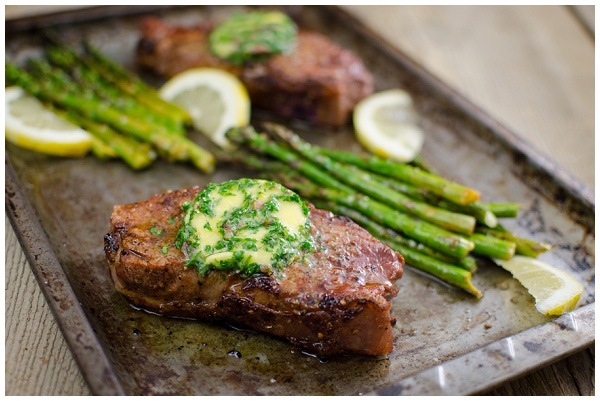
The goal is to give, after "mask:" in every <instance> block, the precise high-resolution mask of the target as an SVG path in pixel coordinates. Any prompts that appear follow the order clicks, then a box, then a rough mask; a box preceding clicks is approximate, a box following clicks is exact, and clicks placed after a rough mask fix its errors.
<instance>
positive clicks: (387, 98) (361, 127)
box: [352, 89, 425, 163]
mask: <svg viewBox="0 0 600 401" xmlns="http://www.w3.org/2000/svg"><path fill="white" fill-rule="evenodd" d="M352 117H353V122H354V130H355V132H356V139H357V140H358V142H359V143H360V144H361V145H362V146H363V147H365V148H366V149H367V150H368V151H370V152H372V153H374V154H376V155H378V156H381V157H385V158H388V159H392V160H396V161H398V162H401V163H407V162H410V161H411V160H412V159H414V158H415V156H417V155H418V154H419V153H420V152H421V149H422V147H423V142H424V140H425V134H424V132H423V130H422V129H421V128H420V127H419V126H418V115H417V112H416V111H415V109H414V107H413V102H412V98H411V96H410V95H409V94H408V93H407V92H406V91H403V90H401V89H390V90H386V91H382V92H377V93H374V94H372V95H370V96H367V97H366V98H364V99H363V100H361V101H360V102H359V103H358V104H357V105H356V107H355V108H354V112H353V116H352Z"/></svg>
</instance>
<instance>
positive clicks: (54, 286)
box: [4, 157, 125, 395]
mask: <svg viewBox="0 0 600 401" xmlns="http://www.w3.org/2000/svg"><path fill="white" fill-rule="evenodd" d="M4 164H5V192H4V195H5V212H6V214H7V216H8V218H9V220H10V223H11V226H12V227H13V229H14V230H15V234H16V235H17V238H18V240H19V244H20V245H21V247H22V248H23V252H24V253H25V256H26V258H27V261H28V262H29V266H30V268H31V270H32V272H33V274H34V276H35V279H36V281H37V283H38V285H39V287H40V289H41V291H42V294H43V295H44V298H45V299H46V302H47V303H48V305H49V306H50V310H51V311H52V315H53V316H54V318H55V319H56V322H57V324H58V326H59V328H60V331H61V333H62V334H63V336H64V337H65V341H66V343H67V346H68V347H69V350H70V351H71V354H72V355H73V357H74V359H75V361H76V363H77V366H78V367H79V369H80V370H81V372H82V374H83V377H84V379H85V381H86V383H87V384H88V386H89V387H90V390H91V392H92V394H94V395H125V392H124V390H123V388H122V386H121V383H120V382H119V379H118V377H117V375H116V374H115V372H114V370H113V368H112V366H111V364H110V362H109V361H108V358H107V357H106V354H105V353H104V350H103V349H102V347H101V345H100V342H99V341H98V339H97V337H96V335H95V333H94V330H93V328H92V327H91V325H90V322H89V320H88V319H87V316H86V314H85V312H84V311H83V308H82V307H81V305H80V304H79V302H77V297H76V296H75V293H74V291H73V289H72V287H71V284H70V282H69V280H68V278H67V276H66V275H65V273H64V271H63V270H62V267H61V265H60V263H59V261H58V259H57V258H56V255H55V253H54V251H53V250H52V248H51V246H50V241H49V240H48V238H47V235H46V233H45V232H44V230H43V228H42V226H41V224H40V222H39V220H38V216H37V215H36V213H35V211H34V209H33V206H32V205H31V204H30V203H29V201H28V200H27V198H26V197H25V195H24V193H23V190H22V189H21V188H20V186H19V181H18V178H17V176H16V174H15V172H14V169H13V167H12V164H11V163H10V161H9V160H8V158H6V157H5V163H4Z"/></svg>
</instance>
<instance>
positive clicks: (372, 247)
mask: <svg viewBox="0 0 600 401" xmlns="http://www.w3.org/2000/svg"><path fill="white" fill-rule="evenodd" d="M199 191H200V188H198V187H194V188H190V189H183V190H177V191H168V192H166V193H164V194H160V195H155V196H153V197H152V198H150V199H149V200H147V201H143V202H137V203H132V204H126V205H117V206H115V207H114V211H113V214H112V216H111V219H110V232H109V233H108V234H106V236H105V238H104V251H105V253H106V257H107V260H108V263H109V266H110V272H111V276H112V278H113V280H114V283H115V286H116V289H117V290H118V291H120V292H121V293H122V294H123V295H124V296H125V298H126V299H128V300H129V301H130V302H131V303H132V304H133V305H134V306H136V307H139V308H143V309H145V310H148V311H152V312H156V313H159V314H162V315H167V316H173V317H185V318H198V319H208V320H218V321H224V322H227V323H229V324H232V325H235V326H238V327H245V328H248V329H252V330H256V331H261V332H266V333H270V334H273V335H275V336H278V337H283V338H285V339H287V340H288V341H290V342H291V343H292V344H293V345H295V346H297V347H298V348H301V349H302V350H304V351H306V352H309V353H312V354H315V355H318V356H321V357H326V356H332V355H336V354H363V355H381V354H386V353H389V352H390V351H391V350H392V348H393V340H394V336H393V334H392V325H393V324H394V322H395V319H392V318H391V317H390V307H391V304H390V300H391V299H392V298H393V297H394V296H396V294H397V293H398V289H397V288H396V287H395V286H394V282H395V281H396V280H397V279H399V278H400V277H401V276H402V273H403V267H404V259H403V258H402V256H401V255H400V254H399V253H397V252H394V251H393V250H391V249H390V248H388V247H387V246H385V245H383V244H382V243H381V242H379V241H378V240H377V239H375V238H374V237H372V236H371V235H370V234H369V233H368V232H367V231H365V230H363V229H362V228H361V227H359V226H358V225H356V224H355V223H354V222H352V221H351V220H349V219H347V218H343V217H338V216H335V215H333V214H332V213H330V212H327V211H324V210H319V209H316V208H314V207H312V206H310V205H309V207H310V212H309V220H310V222H311V226H312V227H311V235H313V237H314V238H315V241H316V251H315V252H313V253H311V254H309V255H308V256H307V258H308V261H309V263H308V264H307V263H301V262H295V263H293V264H291V265H289V266H287V267H285V268H284V270H283V274H281V275H277V276H275V275H272V276H268V275H262V276H252V277H242V276H240V275H238V274H233V273H229V274H225V273H224V272H223V271H209V272H208V273H207V274H206V275H204V276H202V275H200V274H199V273H198V271H197V270H196V269H195V268H192V267H190V268H186V262H187V259H186V256H185V255H184V253H183V252H182V251H181V250H180V249H178V248H177V247H176V246H175V237H176V235H177V232H178V230H179V228H180V225H181V219H182V217H183V215H184V214H183V212H182V208H181V206H182V204H183V203H184V202H187V201H191V200H193V199H194V197H195V196H196V195H197V194H198V192H199Z"/></svg>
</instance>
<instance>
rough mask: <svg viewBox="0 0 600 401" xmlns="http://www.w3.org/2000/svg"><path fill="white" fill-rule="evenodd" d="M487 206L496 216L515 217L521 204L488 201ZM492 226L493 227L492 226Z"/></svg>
mask: <svg viewBox="0 0 600 401" xmlns="http://www.w3.org/2000/svg"><path fill="white" fill-rule="evenodd" d="M487 207H488V208H489V209H490V211H491V212H492V213H494V214H495V215H496V216H497V217H500V218H502V217H517V215H518V214H519V208H520V207H521V205H519V204H518V203H513V202H503V203H488V204H487ZM492 228H493V227H492Z"/></svg>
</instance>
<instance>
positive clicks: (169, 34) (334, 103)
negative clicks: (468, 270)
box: [137, 17, 373, 127]
mask: <svg viewBox="0 0 600 401" xmlns="http://www.w3.org/2000/svg"><path fill="white" fill-rule="evenodd" d="M211 28H212V27H211V25H210V24H205V25H198V26H194V27H181V26H169V25H167V24H165V23H164V22H162V21H161V20H159V19H156V18H152V17H151V18H148V19H146V20H144V22H143V24H142V27H141V35H142V38H141V39H140V41H139V43H138V50H137V60H138V62H139V64H140V65H142V66H145V67H148V68H150V69H151V70H153V71H154V72H156V73H158V74H160V75H163V76H167V77H170V76H173V75H175V74H177V73H179V72H182V71H184V70H186V69H189V68H192V67H216V68H222V69H225V70H228V71H229V72H232V73H233V74H235V75H237V76H238V77H239V78H240V79H241V80H242V82H243V83H244V85H245V86H246V88H247V89H248V92H249V94H250V97H251V100H252V104H253V106H256V107H258V108H262V109H266V110H271V111H273V112H275V113H278V114H280V115H282V116H285V117H292V118H299V119H302V120H305V121H309V122H312V123H316V124H320V125H325V126H332V127H339V126H342V125H343V124H345V123H346V122H347V120H348V117H349V115H350V113H351V112H352V109H353V108H354V106H355V105H356V103H358V101H359V100H361V99H362V98H364V97H365V96H367V95H369V94H371V93H372V92H373V77H372V76H371V74H370V73H369V72H368V71H367V69H366V68H365V66H364V64H363V63H362V61H361V60H360V58H359V57H358V56H356V55H355V54H354V53H352V52H351V51H349V50H346V49H342V48H341V47H339V46H337V45H336V44H334V43H333V42H331V40H329V39H328V38H326V37H325V36H323V35H321V34H318V33H316V32H307V31H301V32H300V33H299V35H298V45H297V48H296V50H295V51H293V52H292V53H291V54H289V55H277V56H274V57H271V58H269V59H268V60H267V61H265V62H255V63H248V64H246V65H244V66H243V67H237V66H234V65H232V64H230V63H228V62H227V61H224V60H220V59H218V58H217V57H215V56H213V55H212V54H211V52H210V49H209V45H208V35H209V33H210V30H211Z"/></svg>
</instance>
